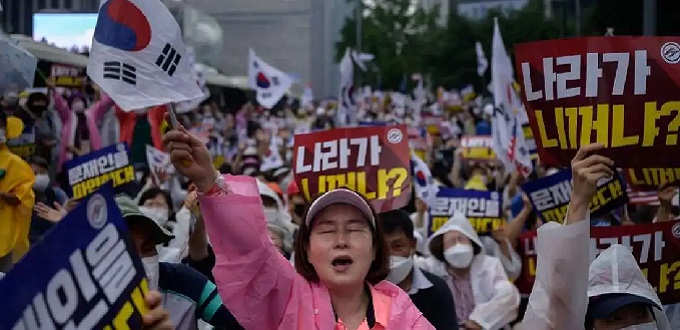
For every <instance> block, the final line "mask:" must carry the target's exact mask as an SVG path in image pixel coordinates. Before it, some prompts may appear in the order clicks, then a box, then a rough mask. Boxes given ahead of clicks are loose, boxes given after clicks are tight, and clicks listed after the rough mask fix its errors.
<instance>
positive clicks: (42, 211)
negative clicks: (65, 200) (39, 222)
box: [33, 202, 68, 222]
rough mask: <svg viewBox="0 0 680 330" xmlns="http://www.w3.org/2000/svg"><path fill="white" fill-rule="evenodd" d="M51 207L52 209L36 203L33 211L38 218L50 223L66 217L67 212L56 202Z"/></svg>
mask: <svg viewBox="0 0 680 330" xmlns="http://www.w3.org/2000/svg"><path fill="white" fill-rule="evenodd" d="M52 205H53V207H49V206H47V205H45V204H43V203H37V204H35V206H34V207H33V209H34V210H35V213H36V214H37V215H38V216H39V217H41V218H43V219H45V220H47V221H50V222H59V221H61V219H63V218H64V217H65V216H66V214H67V213H68V211H66V209H64V208H63V207H62V206H61V205H60V204H59V203H57V202H54V204H52Z"/></svg>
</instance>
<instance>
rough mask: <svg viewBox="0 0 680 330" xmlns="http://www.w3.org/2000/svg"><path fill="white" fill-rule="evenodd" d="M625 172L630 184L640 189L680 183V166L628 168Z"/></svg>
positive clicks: (652, 188) (654, 188) (653, 188)
mask: <svg viewBox="0 0 680 330" xmlns="http://www.w3.org/2000/svg"><path fill="white" fill-rule="evenodd" d="M623 174H624V175H625V176H626V182H627V183H628V185H630V186H631V187H634V188H635V189H640V190H646V189H651V190H656V189H658V188H659V187H661V186H662V185H665V184H672V185H676V186H677V185H678V184H680V168H627V169H624V170H623Z"/></svg>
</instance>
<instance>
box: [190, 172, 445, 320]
mask: <svg viewBox="0 0 680 330" xmlns="http://www.w3.org/2000/svg"><path fill="white" fill-rule="evenodd" d="M225 178H226V182H227V187H228V190H229V193H224V194H219V195H215V196H200V197H199V201H200V206H201V212H202V214H203V218H204V219H205V224H206V228H207V231H208V236H209V238H210V243H211V244H212V247H213V249H214V251H215V256H216V263H215V268H214V269H213V275H214V276H215V282H216V284H217V289H218V291H219V293H220V296H221V297H222V301H223V302H224V305H225V306H226V307H227V309H229V311H230V312H231V313H232V314H233V315H234V317H235V318H236V319H237V320H238V322H239V323H240V324H241V325H242V326H243V327H244V328H246V329H257V330H261V329H285V330H292V329H305V330H309V329H320V330H330V329H334V328H335V327H336V323H335V318H334V316H333V310H332V307H331V299H330V294H329V292H328V289H326V287H324V286H323V285H321V284H318V283H312V282H308V281H307V280H306V279H304V278H303V277H302V276H301V275H299V274H298V273H297V272H296V271H295V269H294V268H293V266H292V265H291V263H290V262H289V261H288V260H286V259H285V258H284V257H283V255H281V253H279V252H278V251H277V250H276V248H275V247H274V245H273V244H272V242H271V240H270V239H269V235H268V234H267V227H266V221H265V216H264V212H263V209H262V201H261V200H260V193H259V190H258V188H257V184H256V181H255V179H254V178H251V177H244V176H229V175H228V176H226V177H225ZM373 290H374V291H377V292H379V293H383V294H384V295H385V296H387V297H391V300H390V301H391V304H390V306H389V311H388V313H389V314H388V315H389V318H388V322H387V325H385V326H386V329H395V330H397V329H398V330H402V329H428V330H429V329H434V327H433V326H432V325H430V323H429V322H428V321H427V320H426V319H425V318H424V317H423V315H422V313H420V311H419V310H418V308H417V307H415V305H413V302H411V299H410V298H409V296H408V294H407V293H405V292H404V291H402V290H401V289H400V288H399V287H397V286H396V285H394V284H391V283H389V282H387V281H382V282H380V283H378V284H377V285H375V286H374V287H373ZM374 299H375V297H374ZM382 312H384V311H382ZM376 314H378V311H377V310H376Z"/></svg>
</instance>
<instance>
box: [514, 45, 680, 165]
mask: <svg viewBox="0 0 680 330" xmlns="http://www.w3.org/2000/svg"><path fill="white" fill-rule="evenodd" d="M515 56H516V68H517V72H518V75H519V79H520V81H521V82H522V92H521V94H522V101H524V104H525V105H526V108H527V113H528V115H529V121H530V123H531V129H532V130H533V133H534V137H535V139H536V144H537V146H538V153H539V156H540V158H541V163H543V164H546V165H550V166H556V165H560V166H569V164H570V161H571V159H572V158H573V157H574V155H575V154H576V151H577V150H578V149H579V148H580V147H581V146H583V145H587V144H590V143H594V142H599V143H602V144H604V145H605V146H606V150H604V151H602V152H601V154H603V155H605V156H608V157H610V158H612V159H613V160H614V161H615V163H616V166H617V167H623V168H644V167H680V157H677V155H676V154H675V151H676V150H678V146H679V144H680V139H678V135H679V134H680V37H588V38H572V39H560V40H548V41H539V42H530V43H523V44H520V45H517V46H515Z"/></svg>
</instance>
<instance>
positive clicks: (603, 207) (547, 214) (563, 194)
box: [522, 169, 628, 223]
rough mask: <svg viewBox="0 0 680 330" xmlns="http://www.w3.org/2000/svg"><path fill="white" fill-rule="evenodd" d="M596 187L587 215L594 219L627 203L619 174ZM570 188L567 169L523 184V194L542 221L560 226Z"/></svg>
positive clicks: (569, 197)
mask: <svg viewBox="0 0 680 330" xmlns="http://www.w3.org/2000/svg"><path fill="white" fill-rule="evenodd" d="M597 186H598V189H597V193H595V196H593V200H592V201H591V203H590V213H591V215H592V216H593V217H598V216H600V215H604V214H607V213H609V212H611V211H613V210H615V209H617V208H619V207H622V206H623V205H625V204H626V202H627V201H628V195H627V194H626V183H625V182H624V181H623V180H622V179H621V176H620V175H618V174H617V175H615V176H614V177H612V178H609V179H608V180H601V181H600V182H598V184H597ZM572 188H573V186H572V182H571V170H570V169H566V170H562V171H560V172H557V173H555V174H553V175H550V176H547V177H544V178H541V179H538V180H533V181H529V182H527V183H525V184H523V185H522V191H524V192H525V193H526V194H527V196H529V199H530V200H531V204H532V205H533V206H534V210H535V211H536V214H537V215H538V216H539V217H540V218H541V220H543V222H549V221H556V222H559V223H562V222H563V221H564V217H565V216H566V215H567V208H568V207H569V201H571V191H572Z"/></svg>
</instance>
